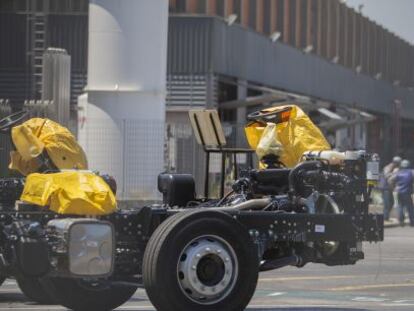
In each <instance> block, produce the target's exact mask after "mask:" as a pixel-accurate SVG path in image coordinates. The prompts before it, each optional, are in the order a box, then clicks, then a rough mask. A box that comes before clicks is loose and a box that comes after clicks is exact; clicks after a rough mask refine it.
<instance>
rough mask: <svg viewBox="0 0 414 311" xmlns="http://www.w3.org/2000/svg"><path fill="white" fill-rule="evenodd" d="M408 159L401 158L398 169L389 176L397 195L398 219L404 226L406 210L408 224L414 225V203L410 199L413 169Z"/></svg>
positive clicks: (413, 175) (413, 180)
mask: <svg viewBox="0 0 414 311" xmlns="http://www.w3.org/2000/svg"><path fill="white" fill-rule="evenodd" d="M410 166H411V164H410V161H408V160H402V161H401V164H400V169H399V170H398V172H396V173H394V174H393V176H392V177H391V182H392V183H393V184H394V185H395V191H396V192H397V196H398V216H399V217H398V218H399V219H398V220H399V221H400V225H401V226H404V220H405V211H407V212H408V216H409V219H410V225H411V226H412V227H414V204H413V199H412V194H413V182H414V171H413V170H412V169H410Z"/></svg>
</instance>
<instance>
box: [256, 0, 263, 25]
mask: <svg viewBox="0 0 414 311" xmlns="http://www.w3.org/2000/svg"><path fill="white" fill-rule="evenodd" d="M263 17H264V0H257V8H256V31H257V32H263V29H264V18H263Z"/></svg>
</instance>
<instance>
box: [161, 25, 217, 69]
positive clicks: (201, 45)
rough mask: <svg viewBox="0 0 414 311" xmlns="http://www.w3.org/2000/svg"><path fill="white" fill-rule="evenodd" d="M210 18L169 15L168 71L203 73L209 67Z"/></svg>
mask: <svg viewBox="0 0 414 311" xmlns="http://www.w3.org/2000/svg"><path fill="white" fill-rule="evenodd" d="M211 29H212V21H211V18H203V17H200V18H198V19H193V18H186V17H179V18H177V17H171V18H170V19H169V32H168V62H167V63H168V72H169V73H171V74H181V73H185V74H187V73H190V74H197V73H205V72H207V71H209V69H210V60H211V58H210V47H211Z"/></svg>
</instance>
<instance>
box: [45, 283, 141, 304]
mask: <svg viewBox="0 0 414 311" xmlns="http://www.w3.org/2000/svg"><path fill="white" fill-rule="evenodd" d="M44 284H45V286H46V288H47V289H48V291H49V293H53V295H54V296H55V297H56V300H57V302H58V303H59V304H61V305H63V306H64V307H66V308H69V309H72V310H75V311H109V310H113V309H115V308H117V307H119V306H120V305H122V304H124V303H125V302H127V301H128V300H129V299H130V298H131V297H132V296H133V295H134V293H135V292H136V290H137V287H136V286H128V285H115V284H111V283H108V282H106V281H95V282H93V281H86V280H82V279H78V280H76V279H67V278H49V279H47V280H45V281H44Z"/></svg>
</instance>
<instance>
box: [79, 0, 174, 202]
mask: <svg viewBox="0 0 414 311" xmlns="http://www.w3.org/2000/svg"><path fill="white" fill-rule="evenodd" d="M167 28H168V1H167V0H156V1H154V0H117V1H114V0H91V1H90V4H89V53H88V83H87V87H86V90H85V91H86V92H85V94H83V95H81V96H80V97H79V109H80V111H79V140H80V143H81V145H82V146H83V147H84V148H85V151H86V153H87V156H88V161H89V167H90V169H92V170H97V171H100V172H101V173H109V174H111V175H113V176H114V177H115V178H116V180H117V183H118V196H119V197H120V198H124V199H139V200H150V199H154V198H156V197H157V196H158V192H157V187H156V180H157V175H158V174H159V173H160V172H161V171H162V170H163V167H164V157H163V154H164V123H165V81H166V65H167V34H168V29H167Z"/></svg>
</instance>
